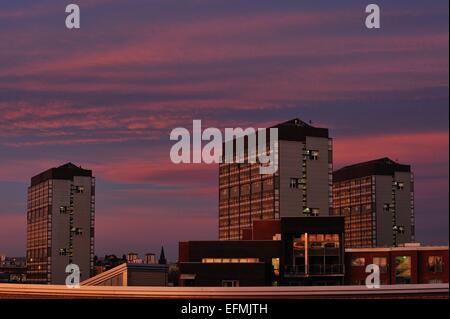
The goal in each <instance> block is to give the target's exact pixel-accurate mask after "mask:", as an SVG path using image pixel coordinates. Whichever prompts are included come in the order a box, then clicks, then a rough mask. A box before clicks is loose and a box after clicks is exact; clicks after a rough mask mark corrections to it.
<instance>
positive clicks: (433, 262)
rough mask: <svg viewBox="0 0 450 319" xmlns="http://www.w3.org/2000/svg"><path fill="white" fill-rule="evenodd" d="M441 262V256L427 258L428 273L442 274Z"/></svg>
mask: <svg viewBox="0 0 450 319" xmlns="http://www.w3.org/2000/svg"><path fill="white" fill-rule="evenodd" d="M442 268H443V261H442V256H428V271H429V272H442Z"/></svg>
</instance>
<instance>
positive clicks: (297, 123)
mask: <svg viewBox="0 0 450 319" xmlns="http://www.w3.org/2000/svg"><path fill="white" fill-rule="evenodd" d="M273 128H278V137H279V139H280V140H288V141H303V140H304V139H305V137H306V136H310V137H323V138H328V137H329V135H328V129H327V128H322V127H315V126H313V125H312V123H311V122H310V123H306V122H304V121H302V120H300V119H299V118H294V119H292V120H289V121H286V122H283V123H279V124H276V125H275V126H273Z"/></svg>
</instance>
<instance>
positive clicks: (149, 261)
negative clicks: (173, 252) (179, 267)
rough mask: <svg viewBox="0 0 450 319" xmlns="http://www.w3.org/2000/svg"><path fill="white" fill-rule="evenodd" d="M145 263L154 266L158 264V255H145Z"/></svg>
mask: <svg viewBox="0 0 450 319" xmlns="http://www.w3.org/2000/svg"><path fill="white" fill-rule="evenodd" d="M145 263H146V264H149V265H152V264H157V263H158V262H157V260H156V255H155V254H146V255H145Z"/></svg>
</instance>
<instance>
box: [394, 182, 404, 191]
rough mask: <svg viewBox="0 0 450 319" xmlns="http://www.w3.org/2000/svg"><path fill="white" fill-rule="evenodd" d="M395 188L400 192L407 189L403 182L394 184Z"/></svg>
mask: <svg viewBox="0 0 450 319" xmlns="http://www.w3.org/2000/svg"><path fill="white" fill-rule="evenodd" d="M394 187H396V188H397V189H399V190H402V189H403V188H404V187H405V183H403V182H394Z"/></svg>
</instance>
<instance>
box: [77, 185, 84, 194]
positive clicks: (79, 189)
mask: <svg viewBox="0 0 450 319" xmlns="http://www.w3.org/2000/svg"><path fill="white" fill-rule="evenodd" d="M75 192H77V193H80V194H83V193H84V186H75Z"/></svg>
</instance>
